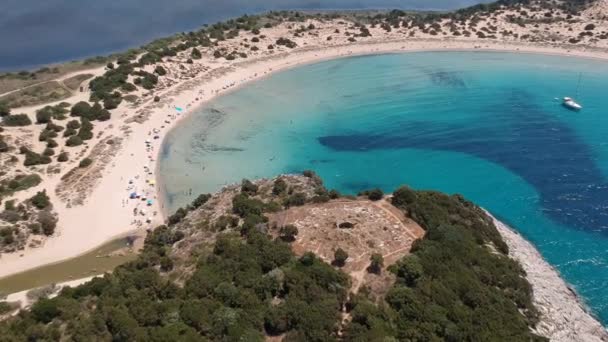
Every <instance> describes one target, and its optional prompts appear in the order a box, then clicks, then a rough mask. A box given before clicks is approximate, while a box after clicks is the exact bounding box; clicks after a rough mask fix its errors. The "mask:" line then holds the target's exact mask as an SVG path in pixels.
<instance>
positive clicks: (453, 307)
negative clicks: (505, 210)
mask: <svg viewBox="0 0 608 342" xmlns="http://www.w3.org/2000/svg"><path fill="white" fill-rule="evenodd" d="M393 204H394V205H396V206H397V207H400V208H401V209H403V210H405V211H406V212H407V213H409V215H410V216H411V217H412V218H414V219H415V220H416V221H417V222H418V223H419V224H420V225H421V226H422V227H423V228H424V229H425V230H426V231H427V234H426V235H425V237H424V238H423V239H421V240H418V241H416V242H415V244H414V246H413V247H412V254H411V255H410V256H407V257H405V258H403V259H401V260H400V261H399V262H397V263H396V264H394V265H391V266H390V267H389V270H390V271H391V272H393V273H394V274H395V275H396V276H397V282H396V284H395V285H394V286H393V288H392V289H391V290H390V291H389V293H388V294H387V295H386V297H385V303H386V305H380V306H374V305H372V302H371V300H370V299H369V298H367V297H366V295H365V292H363V294H360V295H358V296H357V297H356V298H355V300H354V301H353V303H352V304H351V306H352V308H353V309H352V315H353V322H352V323H351V325H350V326H349V327H348V329H347V334H346V340H349V341H371V340H374V341H375V340H382V338H383V337H386V336H392V337H396V338H397V339H399V340H411V341H439V340H447V341H530V340H543V339H542V338H540V337H538V336H535V335H533V334H532V333H531V332H530V331H529V330H528V327H529V326H534V325H535V324H536V322H537V319H538V313H537V311H536V309H535V308H534V306H533V305H532V293H531V288H530V285H529V283H528V282H527V280H526V279H525V278H524V275H525V274H524V271H523V270H522V268H521V266H520V265H519V264H518V263H517V262H515V261H513V260H512V259H510V258H508V257H507V256H506V253H507V252H508V248H507V246H506V244H505V243H504V242H503V241H502V238H501V237H500V235H499V233H498V232H497V230H496V228H495V227H494V225H493V223H492V221H491V220H489V219H488V218H487V216H486V215H485V214H484V213H483V212H482V211H481V209H479V208H478V207H476V206H475V205H473V204H472V203H470V202H468V201H466V200H464V199H463V198H462V197H460V196H447V195H444V194H441V193H437V192H426V191H417V192H416V191H413V190H411V189H409V188H407V187H403V188H400V189H398V190H396V191H395V193H394V197H393Z"/></svg>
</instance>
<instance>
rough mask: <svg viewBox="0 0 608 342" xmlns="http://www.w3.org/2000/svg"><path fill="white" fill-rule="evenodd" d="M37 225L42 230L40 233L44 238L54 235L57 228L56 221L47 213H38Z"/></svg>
mask: <svg viewBox="0 0 608 342" xmlns="http://www.w3.org/2000/svg"><path fill="white" fill-rule="evenodd" d="M38 223H39V224H40V228H41V229H42V233H43V234H44V235H46V236H51V235H53V233H55V227H57V219H56V218H55V217H54V216H53V215H52V214H51V213H50V212H48V211H41V212H39V213H38Z"/></svg>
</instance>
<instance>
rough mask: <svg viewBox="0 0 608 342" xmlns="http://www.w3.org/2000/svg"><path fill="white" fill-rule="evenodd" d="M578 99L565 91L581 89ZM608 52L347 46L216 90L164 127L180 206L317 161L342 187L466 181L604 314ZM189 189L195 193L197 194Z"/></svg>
mask: <svg viewBox="0 0 608 342" xmlns="http://www.w3.org/2000/svg"><path fill="white" fill-rule="evenodd" d="M579 75H581V82H580V89H579V90H578V96H577V99H578V100H579V101H580V102H581V103H582V104H583V106H584V109H583V111H581V112H578V113H576V112H571V111H569V110H567V109H565V108H563V107H562V106H561V105H560V102H559V101H557V100H556V99H555V98H556V97H563V96H576V94H577V88H579V87H577V83H578V79H579ZM606 89H608V63H606V62H602V61H596V60H590V59H580V58H567V57H557V56H545V55H533V54H509V53H490V52H424V53H406V54H389V55H378V56H367V57H355V58H347V59H338V60H333V61H329V62H323V63H318V64H313V65H307V66H303V67H299V68H296V69H292V70H288V71H285V72H281V73H278V74H275V75H272V76H271V77H269V78H267V79H264V80H261V81H258V82H256V83H252V84H251V85H248V86H246V87H244V88H241V89H239V90H237V91H235V92H232V93H230V94H227V95H225V96H223V97H220V98H217V99H216V100H214V101H213V102H211V103H209V104H208V105H207V106H206V107H205V108H202V109H200V110H199V111H198V112H196V113H194V114H192V115H191V116H189V117H188V118H185V119H184V120H183V121H182V123H181V124H180V125H179V126H178V127H177V128H176V129H174V130H173V131H172V132H171V133H170V134H169V135H168V136H167V138H166V141H165V144H164V147H163V153H162V160H161V177H162V182H163V183H164V186H165V187H166V191H167V201H168V203H169V205H170V206H171V208H172V209H175V208H177V207H179V206H182V205H184V204H186V203H189V202H190V201H192V199H193V197H194V195H195V194H199V193H203V192H213V191H216V190H218V189H219V188H220V187H221V186H222V185H224V184H228V183H234V182H238V181H240V180H241V179H242V178H245V177H246V178H258V177H270V176H274V175H277V174H280V173H288V172H299V171H302V170H306V169H312V170H315V171H316V172H317V173H318V174H320V175H321V177H322V178H323V179H324V181H325V183H326V185H327V187H328V188H335V189H338V190H339V191H341V192H345V193H356V192H358V191H360V190H363V189H369V188H372V187H380V188H382V189H384V190H385V191H392V190H393V189H395V188H396V187H397V186H399V185H401V184H409V185H411V186H413V187H415V188H417V189H434V190H440V191H444V192H448V193H461V194H463V195H464V196H466V197H467V198H469V199H471V200H473V201H475V202H476V203H478V204H479V205H481V206H483V207H485V208H487V209H488V210H490V211H491V212H492V213H494V214H495V215H497V216H498V217H499V218H500V219H502V220H503V221H505V222H507V223H508V224H510V225H511V226H513V227H514V228H515V229H517V230H518V231H519V232H520V233H521V234H523V235H524V236H525V237H526V238H527V239H529V240H530V241H532V242H533V243H534V245H536V247H537V248H538V249H539V250H540V252H541V253H542V255H543V256H544V257H545V258H546V259H547V260H548V261H549V262H550V263H551V264H552V265H554V266H555V267H557V269H558V270H559V271H560V272H561V274H562V275H563V277H564V278H565V279H566V280H567V281H568V282H569V283H571V284H572V285H573V286H574V287H575V288H576V290H577V291H578V293H579V294H581V295H582V297H583V298H584V300H585V301H586V303H587V304H588V305H589V306H590V307H591V308H592V310H593V311H594V312H595V313H596V314H597V315H598V316H599V317H600V319H601V320H602V321H603V322H604V324H606V323H608V116H607V115H608V111H607V108H608V96H607V94H608V93H607V91H606ZM190 188H192V189H193V191H192V193H193V195H192V196H187V195H185V194H187V193H188V192H189V189H190Z"/></svg>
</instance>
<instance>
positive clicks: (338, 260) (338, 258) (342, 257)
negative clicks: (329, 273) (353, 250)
mask: <svg viewBox="0 0 608 342" xmlns="http://www.w3.org/2000/svg"><path fill="white" fill-rule="evenodd" d="M347 259H348V253H346V251H345V250H343V249H342V248H338V249H336V251H335V252H334V261H333V264H334V265H335V266H338V267H343V266H344V265H345V264H346V260H347Z"/></svg>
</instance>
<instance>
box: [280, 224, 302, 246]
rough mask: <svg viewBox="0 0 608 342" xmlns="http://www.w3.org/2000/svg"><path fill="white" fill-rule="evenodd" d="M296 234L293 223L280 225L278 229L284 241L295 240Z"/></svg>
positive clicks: (296, 230)
mask: <svg viewBox="0 0 608 342" xmlns="http://www.w3.org/2000/svg"><path fill="white" fill-rule="evenodd" d="M297 235H298V228H297V227H296V226H294V225H291V224H289V225H287V226H284V227H281V229H280V230H279V237H280V238H281V240H283V241H285V242H294V241H296V236H297Z"/></svg>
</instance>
